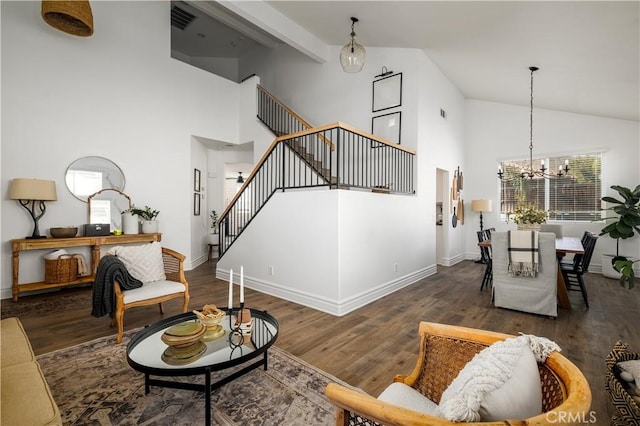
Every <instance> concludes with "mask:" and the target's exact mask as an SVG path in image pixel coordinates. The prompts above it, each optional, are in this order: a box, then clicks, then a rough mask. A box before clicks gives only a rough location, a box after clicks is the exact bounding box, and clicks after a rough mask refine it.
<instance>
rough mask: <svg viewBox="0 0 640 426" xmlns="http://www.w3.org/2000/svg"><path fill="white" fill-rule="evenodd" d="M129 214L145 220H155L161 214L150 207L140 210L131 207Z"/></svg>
mask: <svg viewBox="0 0 640 426" xmlns="http://www.w3.org/2000/svg"><path fill="white" fill-rule="evenodd" d="M128 212H129V213H131V215H137V216H140V218H141V219H143V220H155V218H156V217H158V215H159V214H160V212H159V211H158V210H153V209H151V207H149V206H144V209H139V208H137V207H135V206H134V207H131V208H130V209H129V210H128Z"/></svg>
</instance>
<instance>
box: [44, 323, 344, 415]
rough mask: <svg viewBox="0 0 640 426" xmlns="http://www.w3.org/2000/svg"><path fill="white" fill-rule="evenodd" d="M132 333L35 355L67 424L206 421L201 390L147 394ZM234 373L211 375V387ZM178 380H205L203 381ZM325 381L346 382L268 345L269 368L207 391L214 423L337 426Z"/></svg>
mask: <svg viewBox="0 0 640 426" xmlns="http://www.w3.org/2000/svg"><path fill="white" fill-rule="evenodd" d="M135 332H136V330H132V331H129V332H127V333H125V336H124V338H123V343H122V344H120V345H116V344H115V343H114V336H110V337H105V338H100V339H96V340H94V341H91V342H87V343H83V344H80V345H77V346H72V347H70V348H66V349H62V350H59V351H55V352H50V353H47V354H43V355H40V356H38V361H39V363H40V365H41V367H42V371H43V372H44V375H45V377H46V379H47V382H48V383H49V387H50V388H51V392H52V393H53V397H54V399H55V400H56V403H57V404H58V407H59V408H60V412H61V414H62V420H63V422H64V424H65V425H101V426H106V425H200V424H204V416H205V411H204V409H205V405H204V404H205V402H204V394H203V393H200V392H194V391H188V390H180V389H168V388H161V387H153V386H152V387H151V392H150V393H149V395H145V394H144V375H143V374H142V373H138V372H137V371H135V370H133V369H132V368H131V367H130V366H129V365H128V364H127V360H126V344H127V342H128V341H129V339H130V338H131V336H133V334H134V333H135ZM241 367H242V366H239V367H238V368H241ZM231 371H233V369H229V370H226V371H225V372H223V373H220V372H218V373H213V374H212V382H215V381H216V378H218V377H222V376H223V375H227V374H228V373H229V372H231ZM179 379H180V380H181V381H190V382H192V383H204V378H203V377H202V376H198V377H180V378H179ZM329 382H337V383H341V384H344V383H342V382H341V381H340V380H338V379H336V378H335V377H332V376H331V375H329V374H327V373H325V372H323V371H321V370H318V369H316V368H314V367H313V366H311V365H309V364H307V363H305V362H304V361H302V360H301V359H299V358H296V357H294V356H293V355H291V354H289V353H287V352H285V351H283V350H281V349H279V348H277V347H275V346H272V347H271V348H270V349H269V368H268V370H267V371H264V369H262V368H258V369H255V370H253V371H251V372H250V373H248V374H246V375H244V376H242V377H240V378H238V379H236V380H235V381H232V382H231V383H228V384H226V385H224V386H222V387H221V388H219V389H217V390H215V391H213V392H212V396H211V405H212V424H216V425H243V426H244V425H292V426H293V425H296V426H297V425H332V424H335V407H334V406H333V405H332V404H331V403H330V402H329V400H328V399H327V398H326V397H325V395H324V389H325V387H326V385H327V384H328V383H329Z"/></svg>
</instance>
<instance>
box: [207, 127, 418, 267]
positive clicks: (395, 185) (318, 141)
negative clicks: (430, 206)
mask: <svg viewBox="0 0 640 426" xmlns="http://www.w3.org/2000/svg"><path fill="white" fill-rule="evenodd" d="M330 141H335V143H333V142H330ZM414 158H415V153H414V152H413V151H411V150H409V149H406V148H403V147H401V146H399V145H394V144H391V143H389V142H386V141H384V140H381V139H379V138H377V137H375V136H374V135H370V134H368V133H365V132H362V131H360V130H358V129H356V128H353V127H351V126H348V125H346V124H343V123H334V124H330V125H326V126H322V127H318V128H313V129H308V130H303V131H299V132H296V133H293V134H287V135H284V136H280V137H278V138H276V139H275V141H274V142H273V143H272V145H271V147H270V148H269V149H268V150H267V152H266V153H265V155H264V156H263V158H262V159H261V160H260V162H259V163H258V164H257V166H256V168H255V169H254V171H253V172H252V173H251V174H250V175H249V177H248V178H247V179H246V180H245V182H244V184H243V185H242V187H241V188H240V190H239V191H238V193H237V194H236V196H235V197H234V198H233V200H232V201H231V202H230V203H229V206H228V207H227V208H226V209H225V211H224V212H223V213H222V214H221V216H220V218H219V220H218V223H219V229H220V230H221V231H220V234H219V250H220V256H222V255H223V254H224V253H225V252H226V251H227V250H228V248H229V247H230V246H231V244H233V242H234V241H235V240H236V238H237V237H238V236H239V235H240V234H241V233H242V232H243V231H244V229H246V227H247V226H248V225H249V223H250V222H251V221H252V220H253V218H254V217H255V216H256V214H257V213H258V212H259V211H260V210H261V209H262V207H264V205H265V204H266V203H267V201H268V200H269V199H270V198H271V197H272V196H273V194H274V193H275V192H276V191H285V190H288V189H294V188H311V187H323V186H324V187H328V188H342V189H350V188H354V189H367V190H374V191H377V192H390V193H399V194H413V193H414V174H415V169H414V168H415V166H414Z"/></svg>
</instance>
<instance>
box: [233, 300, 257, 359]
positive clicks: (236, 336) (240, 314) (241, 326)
mask: <svg viewBox="0 0 640 426" xmlns="http://www.w3.org/2000/svg"><path fill="white" fill-rule="evenodd" d="M252 328H253V318H252V317H251V310H250V309H248V308H245V307H244V302H241V303H240V309H238V311H237V315H236V320H235V322H232V321H231V312H230V314H229V329H230V332H229V346H230V347H231V353H232V354H233V352H234V351H235V350H236V349H238V348H240V353H241V354H242V346H243V345H244V344H245V342H246V341H247V339H250V336H251V330H252ZM247 343H248V342H247Z"/></svg>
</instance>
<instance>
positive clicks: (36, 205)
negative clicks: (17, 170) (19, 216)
mask: <svg viewBox="0 0 640 426" xmlns="http://www.w3.org/2000/svg"><path fill="white" fill-rule="evenodd" d="M9 199H11V200H18V203H20V205H21V206H22V207H24V208H25V209H26V210H27V211H28V212H29V214H30V215H31V218H32V219H33V234H32V235H31V236H30V237H26V238H47V237H46V235H40V230H39V229H38V221H39V220H40V218H41V217H42V216H44V213H45V212H46V211H47V207H46V205H45V203H44V202H45V201H56V200H57V194H56V183H55V182H54V181H52V180H41V179H13V180H12V181H11V185H10V187H9Z"/></svg>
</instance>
